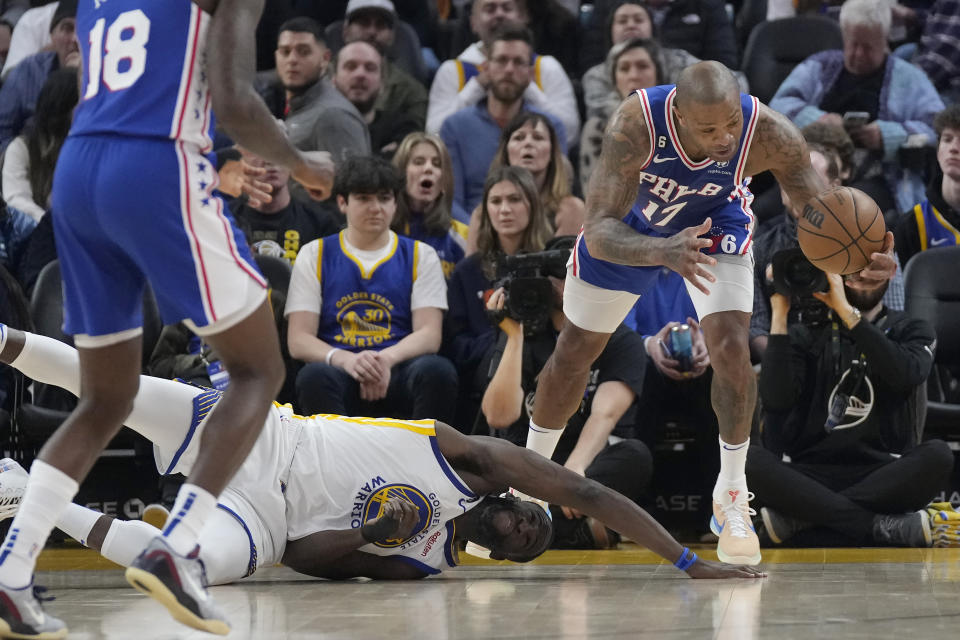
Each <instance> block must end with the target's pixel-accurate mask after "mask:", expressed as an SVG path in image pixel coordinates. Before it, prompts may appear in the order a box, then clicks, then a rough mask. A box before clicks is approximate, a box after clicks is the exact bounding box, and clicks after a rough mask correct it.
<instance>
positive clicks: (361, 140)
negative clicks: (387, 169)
mask: <svg viewBox="0 0 960 640" xmlns="http://www.w3.org/2000/svg"><path fill="white" fill-rule="evenodd" d="M311 150H313V151H329V152H330V155H332V156H333V160H334V162H335V163H340V162H343V161H344V160H346V159H347V158H348V157H349V156H352V155H369V153H370V131H369V130H368V129H367V126H366V124H364V122H363V121H362V120H360V119H358V118H355V117H353V115H352V114H349V113H347V112H346V111H343V110H341V109H327V110H326V111H325V112H324V114H323V116H321V117H320V118H319V119H318V120H317V122H316V124H314V127H313V149H311Z"/></svg>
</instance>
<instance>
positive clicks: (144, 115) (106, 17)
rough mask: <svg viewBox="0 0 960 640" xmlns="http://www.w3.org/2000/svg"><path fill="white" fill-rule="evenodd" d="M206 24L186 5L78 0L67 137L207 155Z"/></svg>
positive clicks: (157, 0)
mask: <svg viewBox="0 0 960 640" xmlns="http://www.w3.org/2000/svg"><path fill="white" fill-rule="evenodd" d="M209 22H210V16H209V15H207V14H206V13H205V12H203V11H202V10H201V9H200V8H199V7H197V5H195V4H194V3H193V2H191V1H190V0H80V3H79V6H78V7H77V40H78V41H79V44H80V50H81V54H82V55H83V79H82V84H81V86H80V104H79V106H78V107H77V110H76V113H75V116H74V120H73V127H72V129H71V135H74V136H78V135H91V134H93V135H103V134H107V135H110V134H113V135H121V136H128V137H135V138H144V137H146V138H170V139H173V140H180V141H183V142H187V143H191V144H194V145H196V146H197V147H199V149H200V150H201V151H204V152H206V151H209V149H210V146H211V141H210V140H211V136H210V133H211V131H212V130H213V117H212V113H211V110H210V94H209V92H208V90H207V72H206V64H205V63H206V35H207V27H208V25H209ZM251 46H252V43H251Z"/></svg>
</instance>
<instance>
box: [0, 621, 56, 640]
mask: <svg viewBox="0 0 960 640" xmlns="http://www.w3.org/2000/svg"><path fill="white" fill-rule="evenodd" d="M66 637H67V628H66V627H64V628H63V629H60V630H59V631H44V632H43V633H31V634H29V635H27V634H25V633H14V632H13V631H12V630H11V629H10V625H9V624H7V621H6V620H3V619H0V638H13V639H14V640H61V638H66Z"/></svg>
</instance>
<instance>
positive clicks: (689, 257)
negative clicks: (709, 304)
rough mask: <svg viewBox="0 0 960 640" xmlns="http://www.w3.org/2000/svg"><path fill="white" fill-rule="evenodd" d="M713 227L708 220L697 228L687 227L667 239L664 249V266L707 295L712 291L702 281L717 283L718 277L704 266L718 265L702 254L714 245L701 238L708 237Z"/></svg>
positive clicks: (712, 258) (712, 259)
mask: <svg viewBox="0 0 960 640" xmlns="http://www.w3.org/2000/svg"><path fill="white" fill-rule="evenodd" d="M711 227H713V221H712V220H711V219H710V218H707V219H706V220H704V221H703V222H701V223H700V224H699V225H697V226H695V227H687V228H686V229H684V230H683V231H681V232H680V233H678V234H676V235H672V236H670V237H669V238H665V239H664V240H665V243H666V245H665V247H664V249H663V259H662V263H663V265H664V266H666V267H669V268H670V269H672V270H674V271H676V272H677V273H679V274H680V275H681V276H683V277H684V278H686V279H687V280H688V281H689V282H690V283H691V284H692V285H693V286H695V287H696V288H697V289H700V291H703V293H705V294H706V295H710V290H709V289H707V287H706V285H705V284H704V283H703V282H702V280H701V279H703V280H706V281H707V282H716V281H717V279H716V277H715V276H714V275H713V274H712V273H710V272H709V271H707V270H706V269H704V268H703V265H705V264H706V265H710V266H713V265H715V264H717V260H716V258H714V257H712V256H708V255H707V254H705V253H701V249H706V248H707V247H710V246H711V245H713V241H711V240H710V239H709V238H701V237H700V236H702V235H706V234H707V233H708V232H709V231H710V228H711Z"/></svg>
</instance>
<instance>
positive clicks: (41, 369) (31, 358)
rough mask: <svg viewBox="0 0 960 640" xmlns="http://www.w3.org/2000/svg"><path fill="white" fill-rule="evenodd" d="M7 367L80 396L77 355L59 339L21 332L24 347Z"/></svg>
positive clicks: (78, 358) (78, 360)
mask: <svg viewBox="0 0 960 640" xmlns="http://www.w3.org/2000/svg"><path fill="white" fill-rule="evenodd" d="M10 366H12V367H13V368H14V369H16V370H17V371H19V372H21V373H22V374H23V375H25V376H27V377H28V378H30V379H32V380H37V381H38V382H43V383H45V384H49V385H53V386H55V387H62V388H64V389H66V390H67V391H69V392H70V393H72V394H73V395H75V396H77V395H80V356H79V355H78V354H77V350H76V349H74V348H73V347H71V346H70V345H68V344H64V343H63V342H60V341H59V340H54V339H53V338H48V337H47V336H38V335H36V334H33V333H26V334H24V341H23V350H22V351H21V352H20V354H19V355H18V356H17V357H16V358H15V359H14V360H13V362H11V363H10Z"/></svg>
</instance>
